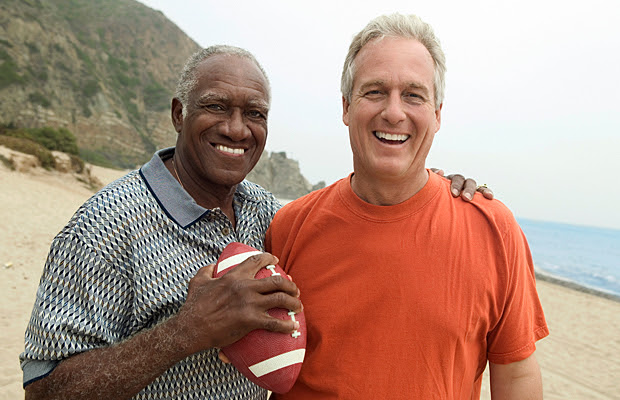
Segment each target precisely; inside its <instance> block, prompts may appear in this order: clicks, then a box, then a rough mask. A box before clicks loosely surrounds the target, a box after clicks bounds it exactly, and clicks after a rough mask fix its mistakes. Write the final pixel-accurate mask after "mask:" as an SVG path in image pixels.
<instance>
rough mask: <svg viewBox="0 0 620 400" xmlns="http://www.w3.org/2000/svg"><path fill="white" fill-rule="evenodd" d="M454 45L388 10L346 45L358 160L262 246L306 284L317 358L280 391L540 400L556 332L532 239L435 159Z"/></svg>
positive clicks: (274, 227) (301, 396) (291, 210)
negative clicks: (540, 291) (452, 189)
mask: <svg viewBox="0 0 620 400" xmlns="http://www.w3.org/2000/svg"><path fill="white" fill-rule="evenodd" d="M445 71H446V67H445V57H444V54H443V51H442V49H441V46H440V44H439V40H438V39H437V38H436V37H435V34H434V32H433V30H432V28H431V27H430V26H429V25H428V24H426V23H424V22H423V21H422V20H420V19H419V18H418V17H416V16H404V15H400V14H394V15H388V16H381V17H378V18H376V19H374V20H373V21H371V22H370V23H369V24H368V25H367V26H366V27H365V28H364V29H363V30H362V31H361V32H360V33H359V34H358V35H357V36H355V38H354V39H353V42H352V44H351V46H350V48H349V53H348V55H347V58H346V61H345V65H344V69H343V73H342V96H343V99H342V107H343V121H344V123H345V125H347V126H348V128H349V137H350V142H351V148H352V151H353V163H354V172H353V173H352V174H351V175H350V176H348V177H347V178H344V179H342V180H340V181H338V182H336V183H335V184H333V185H331V186H329V187H327V188H324V189H322V190H319V191H316V192H313V193H311V194H309V195H307V196H305V197H302V198H300V199H298V200H296V201H294V202H292V203H289V204H288V205H286V206H284V207H283V208H282V209H281V210H280V211H279V212H278V213H277V214H276V216H275V217H274V220H273V222H272V224H271V225H270V227H269V229H268V231H267V236H266V242H265V247H266V250H267V251H269V252H271V253H272V254H274V255H276V256H278V257H279V259H280V265H281V266H283V267H284V269H285V271H286V272H287V273H288V274H290V275H291V276H293V277H294V279H295V282H296V283H297V285H298V287H299V289H300V291H301V299H302V302H303V304H304V310H305V315H306V322H307V329H308V344H307V353H306V359H305V361H304V364H303V366H302V369H301V373H300V376H299V379H298V381H297V382H296V384H295V386H294V387H293V389H292V390H291V391H290V392H289V393H287V394H285V395H278V396H276V398H277V399H296V400H305V399H474V398H479V397H480V388H481V380H482V374H483V371H484V369H485V367H486V365H487V361H488V362H489V364H490V376H491V391H492V396H493V399H495V400H496V399H520V400H523V399H540V398H542V383H541V376H540V370H539V367H538V364H537V361H536V359H535V356H534V351H535V342H536V341H537V340H539V339H541V338H543V337H545V336H546V335H548V329H547V325H546V322H545V318H544V315H543V311H542V307H541V305H540V301H539V299H538V295H537V292H536V286H535V278H534V268H533V264H532V259H531V256H530V252H529V249H528V245H527V242H526V239H525V237H524V235H523V233H522V231H521V229H520V228H519V226H518V224H517V222H516V221H515V219H514V217H513V216H512V214H511V212H510V211H509V210H508V209H507V208H506V207H505V206H504V205H503V204H502V203H500V202H499V201H496V200H493V201H486V200H482V199H481V196H480V195H476V196H475V198H474V200H473V201H472V202H471V203H466V202H461V201H455V199H454V198H453V197H452V196H450V195H449V194H448V190H447V185H448V182H447V181H446V180H444V179H442V178H440V177H439V176H437V175H435V174H433V173H430V172H429V171H428V170H427V169H426V167H425V162H426V157H427V154H428V152H429V150H430V148H431V145H432V142H433V138H434V135H435V133H436V132H437V131H438V130H439V127H440V123H441V112H442V104H443V97H444V86H445V84H444V76H445Z"/></svg>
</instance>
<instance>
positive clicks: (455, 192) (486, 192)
mask: <svg viewBox="0 0 620 400" xmlns="http://www.w3.org/2000/svg"><path fill="white" fill-rule="evenodd" d="M431 171H433V172H434V173H436V174H438V175H440V176H444V171H443V170H442V169H439V168H431ZM446 178H447V179H450V181H451V184H450V192H451V193H452V196H454V197H459V196H461V199H463V200H465V201H472V199H473V198H474V194H475V193H476V192H480V193H481V194H482V195H483V196H484V197H485V198H486V199H489V200H493V191H492V190H491V189H490V188H489V187H487V185H486V184H483V185H477V184H476V181H475V180H474V179H472V178H467V179H466V178H465V177H464V176H463V175H461V174H450V175H448V176H446Z"/></svg>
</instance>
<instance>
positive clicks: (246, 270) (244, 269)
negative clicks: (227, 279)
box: [228, 253, 278, 278]
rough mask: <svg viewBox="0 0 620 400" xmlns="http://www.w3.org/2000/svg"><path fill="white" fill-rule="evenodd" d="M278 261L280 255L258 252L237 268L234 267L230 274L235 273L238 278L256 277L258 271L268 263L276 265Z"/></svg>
mask: <svg viewBox="0 0 620 400" xmlns="http://www.w3.org/2000/svg"><path fill="white" fill-rule="evenodd" d="M277 263H278V257H276V256H273V255H271V254H269V253H261V254H256V255H253V256H251V257H249V258H248V259H247V260H245V261H243V262H242V263H240V264H239V265H237V266H236V267H235V268H233V269H232V270H231V271H230V272H228V274H233V275H231V276H235V277H237V278H254V276H256V273H257V272H258V271H260V269H261V268H264V267H266V266H268V265H276V264H277Z"/></svg>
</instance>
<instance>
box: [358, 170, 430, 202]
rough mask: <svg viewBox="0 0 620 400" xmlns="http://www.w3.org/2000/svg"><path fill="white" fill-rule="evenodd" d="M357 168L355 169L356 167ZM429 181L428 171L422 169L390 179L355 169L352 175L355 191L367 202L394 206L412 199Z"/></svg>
mask: <svg viewBox="0 0 620 400" xmlns="http://www.w3.org/2000/svg"><path fill="white" fill-rule="evenodd" d="M354 170H355V169H354ZM427 181H428V171H427V170H426V169H422V170H421V171H419V172H418V173H416V174H415V175H413V176H412V175H407V176H405V177H399V178H394V179H389V178H385V177H380V178H379V177H376V176H372V175H369V174H365V173H364V171H357V170H355V172H354V174H353V176H352V177H351V188H352V189H353V192H354V193H355V194H356V195H357V196H358V197H359V198H360V199H362V200H364V201H365V202H367V203H370V204H374V205H377V206H393V205H396V204H400V203H402V202H404V201H405V200H408V199H410V198H411V197H413V196H414V195H415V194H416V193H418V192H419V191H420V190H422V188H423V187H424V185H426V182H427Z"/></svg>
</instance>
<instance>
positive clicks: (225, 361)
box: [217, 350, 230, 364]
mask: <svg viewBox="0 0 620 400" xmlns="http://www.w3.org/2000/svg"><path fill="white" fill-rule="evenodd" d="M217 357H218V358H219V359H220V360H221V361H222V362H223V363H224V364H230V360H229V359H228V357H226V354H224V352H222V350H220V351H219V352H218V353H217Z"/></svg>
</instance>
